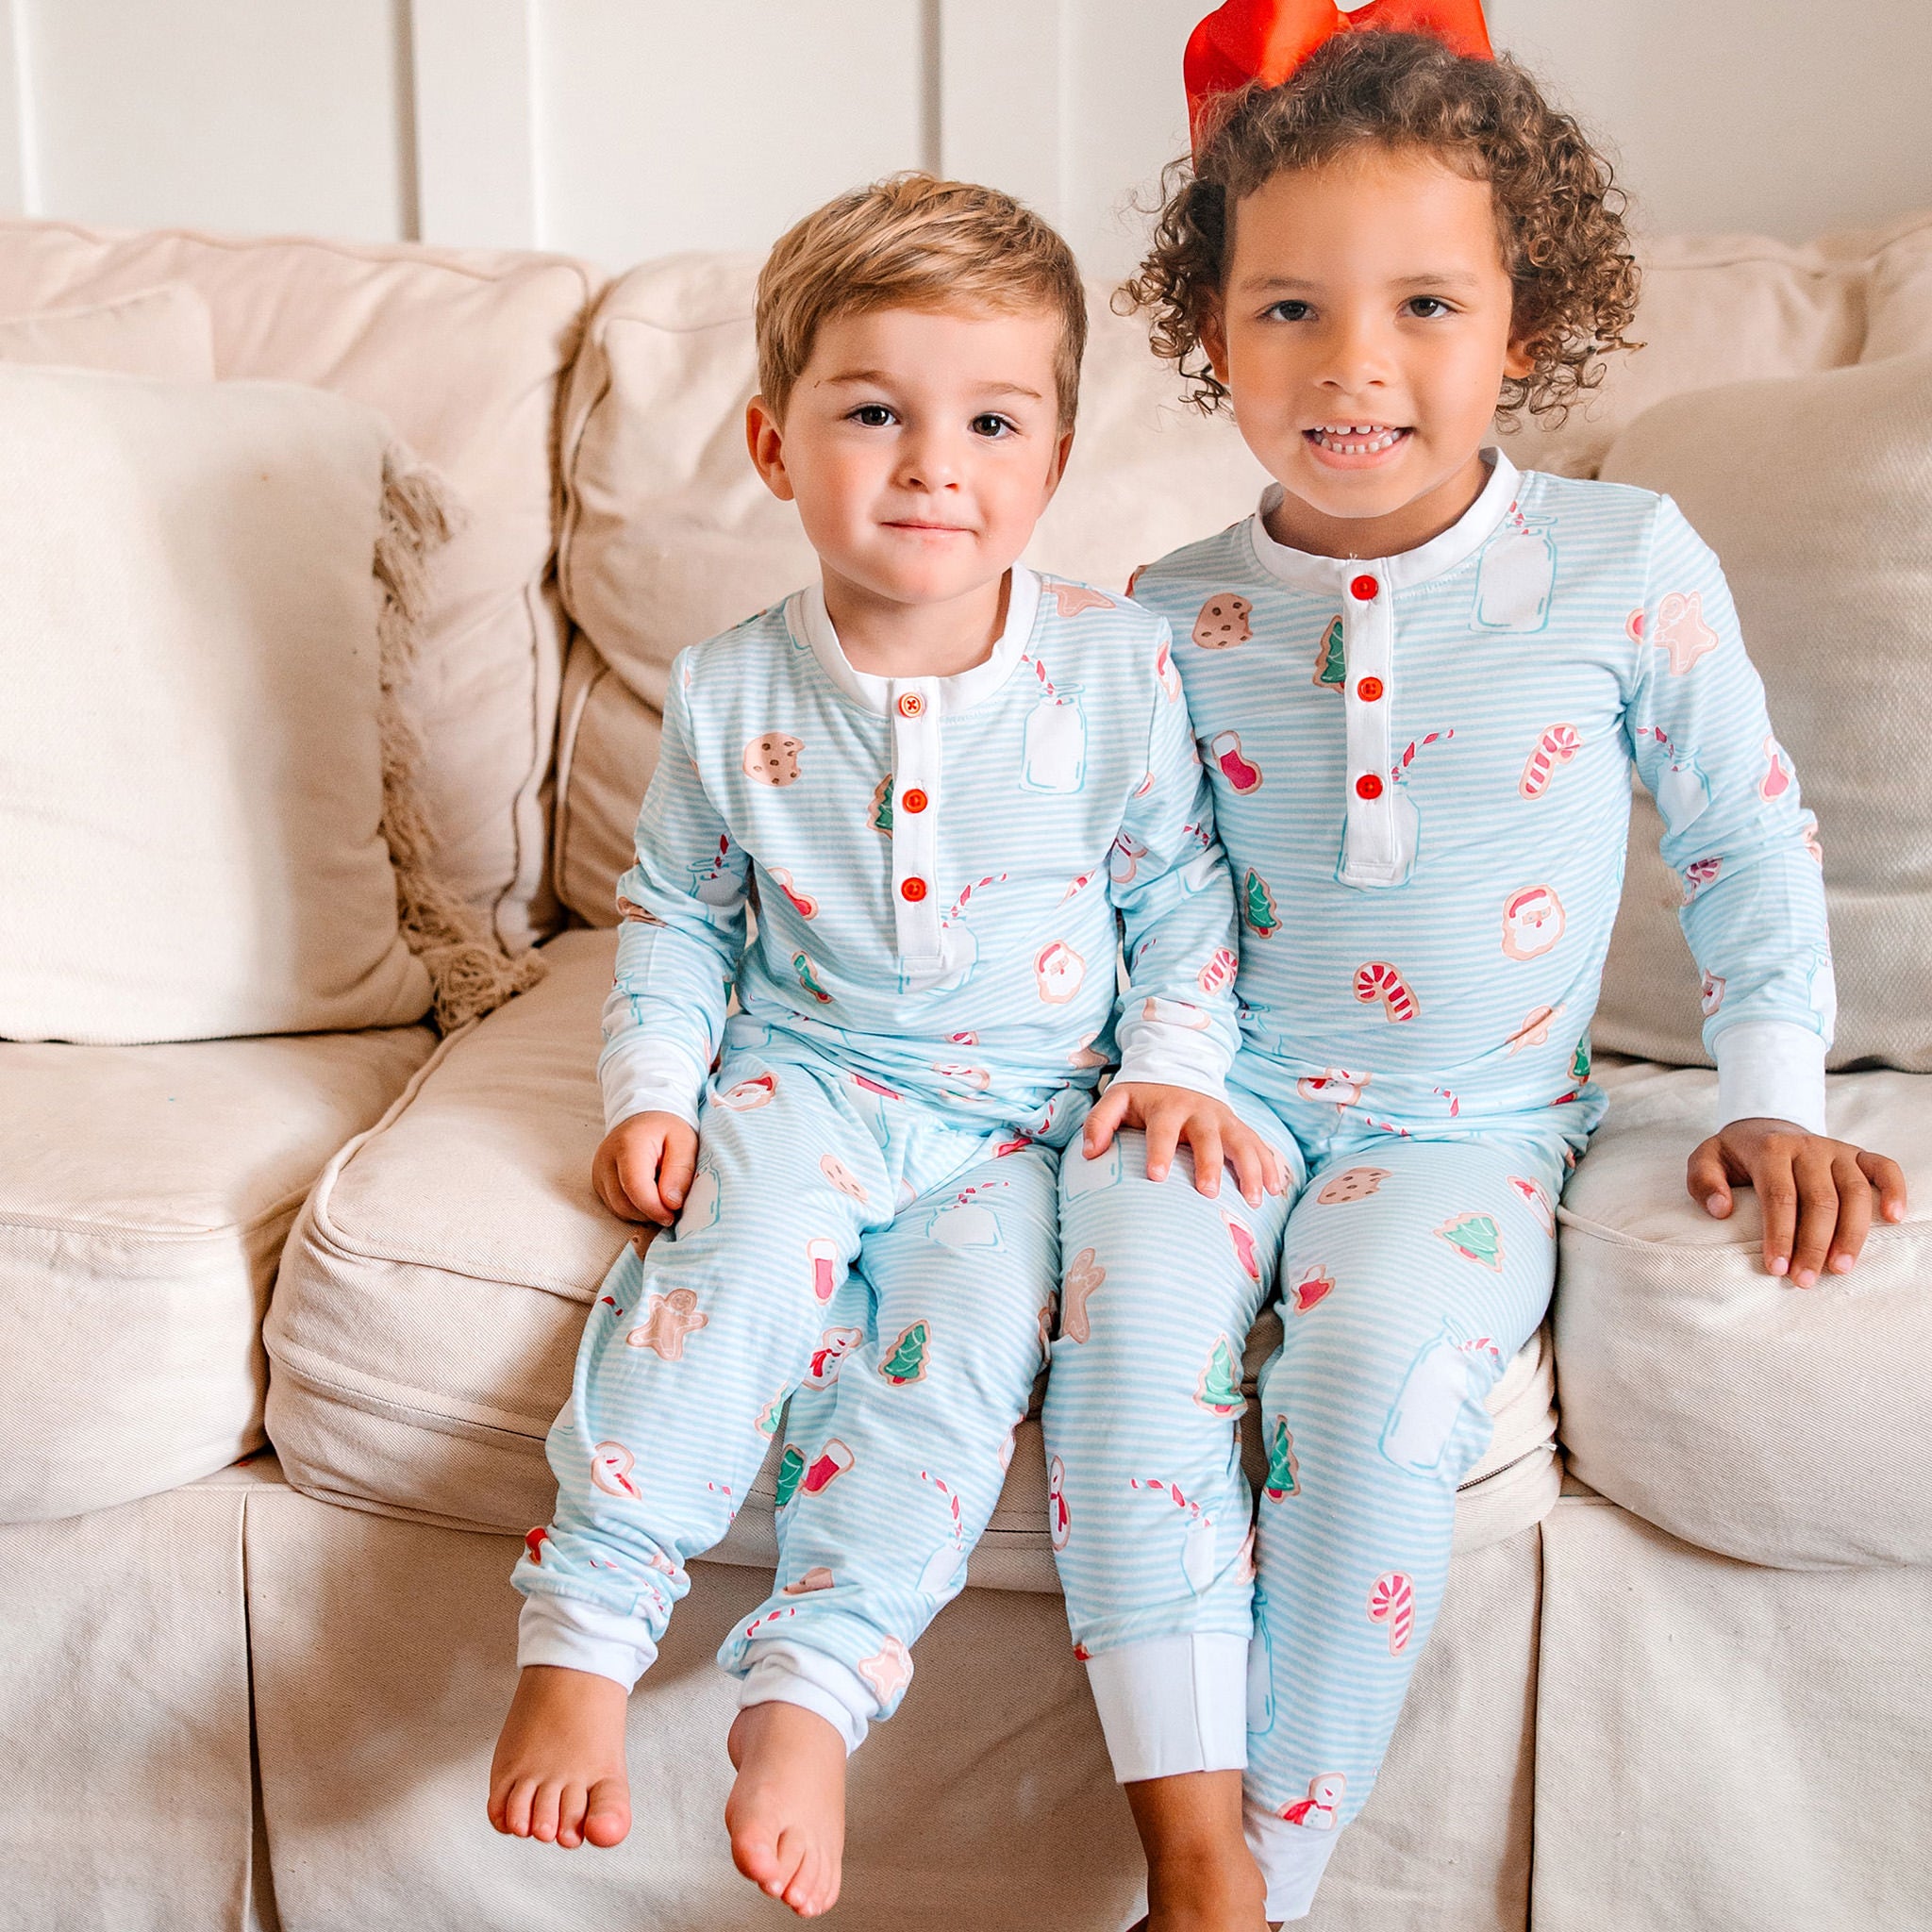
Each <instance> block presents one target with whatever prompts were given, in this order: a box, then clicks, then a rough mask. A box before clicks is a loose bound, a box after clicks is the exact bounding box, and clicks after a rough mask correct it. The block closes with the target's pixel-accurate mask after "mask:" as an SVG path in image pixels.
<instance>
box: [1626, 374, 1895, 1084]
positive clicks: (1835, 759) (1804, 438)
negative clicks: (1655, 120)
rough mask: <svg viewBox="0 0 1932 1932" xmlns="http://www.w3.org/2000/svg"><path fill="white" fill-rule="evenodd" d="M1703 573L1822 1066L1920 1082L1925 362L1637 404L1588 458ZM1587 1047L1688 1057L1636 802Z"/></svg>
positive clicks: (1689, 982)
mask: <svg viewBox="0 0 1932 1932" xmlns="http://www.w3.org/2000/svg"><path fill="white" fill-rule="evenodd" d="M1604 474H1605V475H1606V476H1607V477H1611V478H1613V479H1615V480H1616V481H1618V482H1623V483H1637V484H1641V485H1642V486H1644V487H1645V488H1647V489H1651V490H1661V491H1668V492H1669V493H1670V494H1671V495H1673V496H1674V497H1675V498H1676V499H1677V502H1678V503H1679V505H1680V506H1681V507H1682V508H1683V510H1684V513H1685V515H1687V516H1688V517H1689V518H1690V519H1691V523H1692V524H1693V525H1696V527H1697V529H1698V530H1699V531H1700V532H1701V533H1702V535H1703V536H1704V538H1705V540H1706V541H1707V542H1708V543H1710V544H1711V546H1712V547H1713V548H1714V549H1715V550H1716V551H1717V553H1718V555H1719V557H1720V558H1722V559H1723V562H1724V569H1725V573H1726V575H1728V576H1729V578H1730V584H1731V589H1732V591H1733V592H1734V593H1735V594H1736V597H1737V601H1738V614H1739V617H1740V620H1741V622H1742V625H1743V628H1744V638H1745V642H1746V644H1747V645H1748V646H1749V649H1750V652H1751V657H1752V659H1753V661H1754V662H1755V663H1756V664H1757V669H1758V672H1759V674H1760V675H1762V677H1763V679H1764V683H1765V691H1766V695H1767V698H1768V699H1769V702H1770V707H1771V717H1772V723H1773V724H1774V725H1775V727H1776V729H1777V734H1778V738H1779V741H1781V742H1782V743H1783V744H1784V745H1785V747H1786V748H1787V750H1789V751H1790V755H1791V760H1792V763H1793V764H1794V765H1795V767H1796V769H1797V774H1798V783H1799V786H1800V789H1801V791H1802V794H1803V797H1804V801H1805V803H1806V805H1807V806H1808V807H1809V808H1811V810H1812V811H1813V812H1815V813H1816V815H1817V819H1818V838H1819V841H1821V843H1822V845H1823V848H1824V884H1825V896H1826V899H1827V901H1828V903H1829V908H1830V915H1831V932H1832V950H1833V953H1834V955H1835V958H1836V962H1837V970H1838V993H1839V1017H1838V1037H1837V1042H1836V1044H1835V1045H1834V1047H1833V1049H1832V1055H1831V1064H1832V1065H1833V1066H1849V1065H1854V1064H1857V1063H1858V1062H1860V1061H1873V1060H1875V1061H1880V1062H1882V1063H1884V1064H1886V1065H1888V1066H1894V1067H1903V1068H1906V1069H1907V1070H1910V1071H1915V1072H1926V1071H1932V765H1928V764H1927V761H1926V758H1925V749H1924V741H1925V729H1926V722H1927V720H1928V719H1932V353H1928V354H1922V355H1918V356H1907V357H1899V358H1893V359H1891V360H1889V361H1882V362H1872V363H1864V364H1860V365H1858V366H1857V367H1854V368H1850V369H1834V370H1828V371H1826V372H1825V373H1824V374H1823V375H1806V376H1796V377H1791V378H1789V379H1787V380H1785V381H1781V382H1747V383H1737V384H1733V385H1730V386H1728V387H1726V388H1723V389H1712V390H1703V391H1697V392H1696V393H1694V394H1690V395H1682V396H1677V397H1674V399H1673V400H1671V401H1670V402H1667V403H1661V404H1659V405H1658V406H1657V408H1654V409H1651V410H1649V411H1647V412H1646V413H1645V414H1644V415H1642V416H1641V417H1639V418H1638V420H1637V421H1636V422H1635V423H1634V424H1632V425H1631V426H1630V427H1629V428H1628V429H1626V430H1625V431H1624V434H1623V435H1622V436H1620V437H1619V438H1618V439H1617V441H1616V442H1615V443H1614V444H1613V445H1612V446H1611V448H1610V451H1609V454H1608V456H1607V458H1605V462H1604ZM1637 804H1638V809H1637V810H1636V811H1635V812H1634V813H1633V816H1632V830H1631V842H1630V855H1629V867H1628V871H1627V872H1626V874H1625V879H1626V885H1625V890H1624V905H1623V908H1622V911H1621V913H1620V915H1619V918H1618V923H1617V928H1616V934H1615V938H1614V940H1613V942H1612V945H1611V949H1610V958H1609V963H1608V966H1607V970H1606V974H1605V979H1604V997H1603V1005H1602V1007H1601V1008H1600V1009H1599V1012H1598V1018H1597V1022H1596V1025H1595V1028H1594V1036H1595V1039H1596V1042H1597V1044H1598V1045H1600V1046H1604V1047H1607V1048H1610V1049H1611V1050H1613V1051H1615V1052H1620V1053H1629V1054H1636V1055H1639V1056H1641V1058H1645V1059H1655V1060H1667V1061H1672V1062H1674V1063H1677V1064H1688V1063H1692V1062H1696V1061H1700V1060H1702V1059H1703V1058H1704V1053H1703V1049H1702V1046H1701V1043H1700V1040H1699V1028H1700V1024H1701V1021H1700V1016H1699V1009H1698V1005H1697V986H1696V971H1695V969H1694V967H1693V966H1692V965H1691V956H1690V953H1689V951H1688V949H1687V948H1686V946H1685V944H1684V941H1683V938H1682V935H1681V934H1680V932H1679V931H1678V926H1677V908H1678V906H1679V904H1680V900H1681V883H1682V882H1681V881H1680V880H1679V878H1678V877H1677V874H1675V873H1674V871H1672V869H1671V868H1670V867H1669V866H1667V865H1665V864H1664V862H1663V861H1662V859H1661V858H1659V857H1658V856H1657V839H1658V835H1659V830H1660V827H1659V824H1658V822H1657V813H1656V809H1655V808H1654V807H1653V806H1652V805H1651V804H1650V801H1649V800H1648V799H1647V798H1643V797H1640V798H1639V800H1638V801H1637Z"/></svg>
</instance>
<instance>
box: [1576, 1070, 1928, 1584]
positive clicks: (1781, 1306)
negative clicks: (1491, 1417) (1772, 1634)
mask: <svg viewBox="0 0 1932 1932" xmlns="http://www.w3.org/2000/svg"><path fill="white" fill-rule="evenodd" d="M1600 1076H1601V1078H1602V1079H1603V1082H1604V1084H1605V1086H1606V1087H1607V1089H1608V1090H1609V1092H1610V1111H1609V1115H1608V1118H1607V1121H1606V1123H1605V1124H1604V1125H1603V1126H1602V1127H1601V1128H1600V1129H1599V1130H1598V1132H1597V1136H1596V1140H1595V1141H1594V1143H1593V1144H1592V1145H1591V1150H1590V1152H1589V1153H1588V1154H1587V1155H1586V1156H1585V1157H1584V1158H1583V1160H1582V1162H1581V1164H1580V1165H1579V1166H1578V1168H1577V1170H1576V1173H1575V1174H1574V1175H1573V1176H1572V1177H1571V1181H1570V1185H1569V1187H1568V1189H1567V1190H1566V1191H1565V1193H1564V1197H1563V1207H1562V1210H1561V1220H1562V1226H1561V1229H1560V1238H1561V1265H1560V1270H1559V1273H1558V1276H1557V1307H1556V1331H1557V1357H1558V1358H1559V1359H1560V1361H1561V1362H1562V1365H1563V1367H1562V1378H1563V1425H1562V1435H1563V1443H1564V1447H1565V1449H1566V1450H1567V1451H1568V1454H1569V1459H1570V1463H1571V1466H1572V1468H1574V1471H1575V1473H1576V1474H1577V1475H1578V1476H1579V1477H1581V1479H1582V1480H1583V1481H1584V1482H1586V1483H1588V1484H1589V1485H1590V1486H1591V1488H1592V1489H1594V1490H1597V1491H1601V1492H1602V1493H1603V1494H1604V1495H1606V1496H1608V1497H1610V1498H1611V1499H1612V1500H1613V1501H1615V1502H1617V1503H1621V1504H1622V1505H1623V1506H1624V1507H1625V1508H1626V1509H1630V1510H1634V1511H1635V1512H1636V1513H1637V1514H1638V1515H1639V1516H1641V1517H1644V1518H1645V1519H1646V1520H1647V1521H1649V1522H1651V1523H1654V1524H1657V1526H1658V1527H1659V1528H1660V1529H1666V1530H1668V1531H1669V1532H1670V1533H1671V1534H1672V1535H1673V1536H1674V1537H1678V1538H1680V1539H1682V1540H1683V1541H1686V1542H1691V1543H1696V1544H1699V1545H1700V1546H1701V1547H1703V1548H1705V1549H1707V1550H1715V1551H1718V1552H1720V1553H1721V1554H1723V1555H1725V1556H1730V1557H1743V1558H1744V1559H1746V1560H1747V1561H1749V1562H1753V1563H1764V1564H1774V1565H1777V1566H1779V1567H1781V1568H1786V1569H1793V1570H1806V1569H1823V1568H1830V1567H1837V1566H1852V1567H1864V1566H1871V1565H1880V1564H1889V1563H1932V1429H1928V1428H1927V1426H1926V1416H1927V1412H1928V1404H1932V1293H1928V1292H1927V1289H1928V1287H1932V1078H1926V1077H1924V1076H1922V1075H1917V1074H1897V1073H1883V1072H1880V1073H1864V1074H1835V1075H1833V1076H1832V1078H1831V1079H1830V1080H1829V1081H1828V1082H1827V1083H1826V1084H1827V1088H1828V1105H1829V1107H1830V1111H1831V1127H1832V1131H1833V1132H1834V1133H1835V1134H1838V1135H1840V1136H1842V1137H1843V1138H1845V1139H1846V1140H1850V1141H1857V1143H1858V1144H1859V1145H1861V1146H1865V1147H1870V1148H1874V1149H1876V1150H1877V1151H1878V1152H1880V1153H1884V1154H1889V1155H1890V1156H1891V1157H1892V1158H1894V1159H1896V1160H1897V1161H1899V1162H1900V1164H1901V1165H1902V1166H1903V1167H1904V1168H1905V1170H1906V1178H1907V1184H1908V1186H1909V1187H1910V1190H1911V1194H1912V1206H1911V1210H1910V1213H1909V1215H1908V1217H1907V1220H1906V1221H1905V1222H1904V1223H1902V1224H1898V1225H1883V1224H1881V1225H1879V1226H1875V1227H1874V1229H1873V1230H1872V1235H1871V1239H1870V1240H1869V1241H1867V1243H1866V1246H1865V1253H1864V1257H1863V1258H1862V1259H1861V1260H1860V1261H1859V1263H1858V1265H1857V1268H1856V1269H1855V1270H1854V1271H1853V1272H1852V1273H1851V1274H1845V1275H1838V1274H1827V1275H1825V1276H1824V1278H1823V1279H1822V1280H1821V1281H1820V1282H1819V1284H1818V1286H1817V1287H1816V1288H1812V1289H1800V1288H1794V1287H1792V1286H1791V1285H1790V1281H1789V1280H1788V1279H1780V1278H1777V1277H1775V1276H1773V1275H1771V1274H1766V1273H1765V1271H1764V1266H1763V1263H1762V1260H1761V1258H1760V1257H1759V1252H1758V1247H1759V1241H1760V1239H1761V1232H1760V1230H1761V1225H1762V1224H1761V1223H1760V1221H1759V1219H1758V1213H1757V1200H1756V1197H1755V1196H1754V1195H1753V1194H1751V1193H1750V1192H1749V1191H1743V1192H1740V1194H1739V1195H1738V1197H1737V1198H1738V1206H1737V1209H1736V1211H1735V1212H1734V1213H1733V1215H1732V1216H1731V1218H1730V1219H1729V1220H1728V1221H1713V1220H1712V1219H1711V1218H1710V1217H1709V1216H1708V1215H1707V1214H1706V1213H1705V1212H1704V1210H1703V1209H1702V1208H1699V1207H1697V1206H1696V1205H1695V1204H1694V1203H1693V1202H1692V1201H1691V1199H1690V1198H1689V1196H1688V1195H1687V1194H1686V1192H1685V1190H1684V1162H1685V1158H1686V1157H1687V1156H1688V1155H1689V1154H1690V1152H1691V1148H1692V1147H1694V1146H1695V1145H1696V1144H1697V1142H1698V1141H1700V1140H1702V1139H1703V1138H1704V1136H1705V1135H1706V1134H1707V1132H1708V1131H1709V1123H1710V1121H1711V1119H1712V1118H1713V1108H1714V1105H1715V1094H1716V1082H1717V1076H1716V1075H1715V1074H1709V1073H1705V1072H1701V1071H1698V1070H1694V1069H1688V1068H1666V1067H1659V1066H1653V1065H1648V1064H1645V1063H1642V1062H1635V1063H1630V1064H1625V1065H1621V1066H1610V1067H1606V1068H1603V1069H1601V1070H1600Z"/></svg>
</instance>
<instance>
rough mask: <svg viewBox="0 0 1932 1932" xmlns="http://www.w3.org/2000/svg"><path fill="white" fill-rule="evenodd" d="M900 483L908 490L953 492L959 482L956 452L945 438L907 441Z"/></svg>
mask: <svg viewBox="0 0 1932 1932" xmlns="http://www.w3.org/2000/svg"><path fill="white" fill-rule="evenodd" d="M899 481H900V483H901V484H903V485H904V486H905V487H906V488H908V489H911V490H948V489H956V488H957V487H958V482H959V458H958V451H957V450H955V449H954V448H953V447H952V445H951V443H950V442H949V441H948V440H947V439H946V438H944V437H939V436H924V437H919V438H917V439H913V440H910V441H908V442H907V444H906V446H905V450H904V452H903V454H902V456H901V458H900V462H899Z"/></svg>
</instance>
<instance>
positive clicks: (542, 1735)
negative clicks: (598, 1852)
mask: <svg viewBox="0 0 1932 1932" xmlns="http://www.w3.org/2000/svg"><path fill="white" fill-rule="evenodd" d="M628 1702H629V1699H628V1697H627V1696H626V1694H625V1689H624V1686H623V1685H622V1684H619V1683H617V1682H616V1681H615V1680H614V1679H612V1678H610V1677H599V1676H595V1675H593V1674H591V1672H589V1671H566V1670H563V1669H560V1668H558V1666H556V1665H553V1664H531V1665H530V1666H529V1667H528V1668H527V1669H526V1670H525V1671H524V1672H523V1673H522V1674H520V1675H519V1676H518V1678H517V1694H516V1695H515V1697H513V1698H512V1699H511V1700H510V1707H509V1715H508V1717H507V1718H505V1719H504V1721H503V1730H502V1733H501V1734H500V1735H499V1736H498V1738H497V1740H496V1756H495V1757H493V1758H492V1759H491V1765H490V1822H491V1824H493V1825H495V1827H496V1828H497V1830H498V1831H501V1832H507V1833H508V1835H509V1836H510V1837H512V1838H536V1839H541V1840H543V1841H544V1842H545V1843H546V1844H548V1843H553V1842H554V1843H556V1844H559V1845H561V1846H563V1848H564V1849H565V1850H566V1851H575V1849H576V1848H577V1846H579V1845H580V1844H582V1843H583V1842H584V1841H585V1840H589V1841H590V1842H591V1844H593V1845H614V1844H617V1843H619V1842H620V1841H621V1840H623V1838H624V1835H625V1832H627V1831H628V1830H629V1829H630V1779H629V1777H628V1776H627V1775H626V1774H625V1762H624V1713H625V1706H626V1705H627V1704H628Z"/></svg>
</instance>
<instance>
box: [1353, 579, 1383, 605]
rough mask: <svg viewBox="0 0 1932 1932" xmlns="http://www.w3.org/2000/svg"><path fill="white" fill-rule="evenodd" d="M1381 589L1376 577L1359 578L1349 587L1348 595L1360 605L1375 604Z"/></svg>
mask: <svg viewBox="0 0 1932 1932" xmlns="http://www.w3.org/2000/svg"><path fill="white" fill-rule="evenodd" d="M1381 589H1382V587H1381V585H1380V584H1378V583H1377V582H1376V581H1375V580H1374V577H1357V578H1356V580H1355V582H1354V583H1352V584H1351V585H1349V587H1348V594H1349V595H1350V596H1351V597H1353V598H1354V599H1355V600H1356V602H1357V603H1358V604H1373V603H1374V601H1375V598H1376V596H1377V595H1378V594H1379V593H1380V591H1381Z"/></svg>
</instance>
